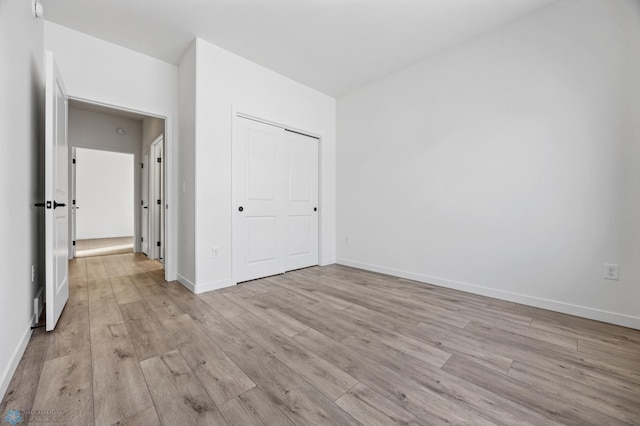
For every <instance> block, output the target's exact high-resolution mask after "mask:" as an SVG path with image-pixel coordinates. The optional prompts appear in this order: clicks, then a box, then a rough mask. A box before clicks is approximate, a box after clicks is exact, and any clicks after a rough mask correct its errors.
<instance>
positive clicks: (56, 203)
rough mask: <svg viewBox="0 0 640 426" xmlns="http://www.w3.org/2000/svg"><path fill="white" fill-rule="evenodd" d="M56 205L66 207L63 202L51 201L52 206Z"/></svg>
mask: <svg viewBox="0 0 640 426" xmlns="http://www.w3.org/2000/svg"><path fill="white" fill-rule="evenodd" d="M58 207H66V204H65V203H58V202H57V201H55V200H54V201H53V208H54V209H56V208H58Z"/></svg>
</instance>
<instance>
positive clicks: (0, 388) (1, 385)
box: [0, 324, 32, 415]
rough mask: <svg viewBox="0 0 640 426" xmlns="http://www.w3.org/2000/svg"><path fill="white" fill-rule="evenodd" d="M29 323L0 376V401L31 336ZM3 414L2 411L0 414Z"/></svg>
mask: <svg viewBox="0 0 640 426" xmlns="http://www.w3.org/2000/svg"><path fill="white" fill-rule="evenodd" d="M31 333H32V331H31V325H30V324H29V325H28V326H27V331H26V332H25V334H24V336H22V340H21V341H20V344H19V345H18V347H17V348H16V350H15V351H14V352H13V356H12V357H11V362H10V363H9V365H8V366H7V368H6V369H5V370H4V372H3V373H2V377H1V378H0V401H1V400H2V399H4V394H5V393H6V392H7V389H8V388H9V383H11V379H12V378H13V375H14V374H15V372H16V369H17V368H18V364H19V363H20V360H21V359H22V355H24V351H25V350H26V349H27V345H28V344H29V339H30V338H31ZM2 415H4V413H3V414H2Z"/></svg>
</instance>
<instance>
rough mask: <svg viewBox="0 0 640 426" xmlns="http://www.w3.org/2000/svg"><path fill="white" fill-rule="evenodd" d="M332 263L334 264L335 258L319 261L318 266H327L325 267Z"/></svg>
mask: <svg viewBox="0 0 640 426" xmlns="http://www.w3.org/2000/svg"><path fill="white" fill-rule="evenodd" d="M334 263H336V258H335V257H330V258H328V259H321V260H320V263H319V265H320V266H327V265H333V264H334Z"/></svg>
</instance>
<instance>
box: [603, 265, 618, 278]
mask: <svg viewBox="0 0 640 426" xmlns="http://www.w3.org/2000/svg"><path fill="white" fill-rule="evenodd" d="M618 274H619V267H618V264H617V263H605V264H604V278H606V279H608V280H617V279H618Z"/></svg>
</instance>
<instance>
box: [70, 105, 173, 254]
mask: <svg viewBox="0 0 640 426" xmlns="http://www.w3.org/2000/svg"><path fill="white" fill-rule="evenodd" d="M68 125H69V146H70V158H71V160H72V161H70V162H69V163H70V168H71V170H70V174H69V176H70V177H71V179H70V186H71V188H70V193H71V195H72V203H71V206H70V209H71V211H70V220H71V223H70V225H71V226H70V247H69V249H70V250H69V253H70V258H72V257H81V256H96V255H108V254H119V253H122V252H129V253H139V254H137V255H136V256H140V255H144V256H145V257H148V258H149V259H157V260H160V261H162V260H163V257H164V256H163V252H164V246H165V240H164V235H165V230H164V214H163V213H164V211H163V209H162V208H163V207H164V205H165V203H164V201H163V200H164V199H165V197H164V191H165V188H164V185H163V183H164V180H165V176H164V175H165V169H164V167H163V164H162V163H158V165H156V164H155V162H156V161H157V160H156V157H157V155H158V153H160V158H162V152H163V149H164V132H165V120H164V119H162V118H157V117H152V116H147V115H144V114H140V113H137V112H131V111H125V110H120V109H116V108H111V107H106V106H103V105H96V104H92V103H88V102H84V101H79V100H74V99H71V100H70V101H69V124H68ZM74 160H75V161H74ZM157 181H159V182H161V184H160V185H157V184H156V182H157ZM157 200H160V201H159V203H160V204H156V203H157V202H158V201H157ZM156 206H157V207H156Z"/></svg>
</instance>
